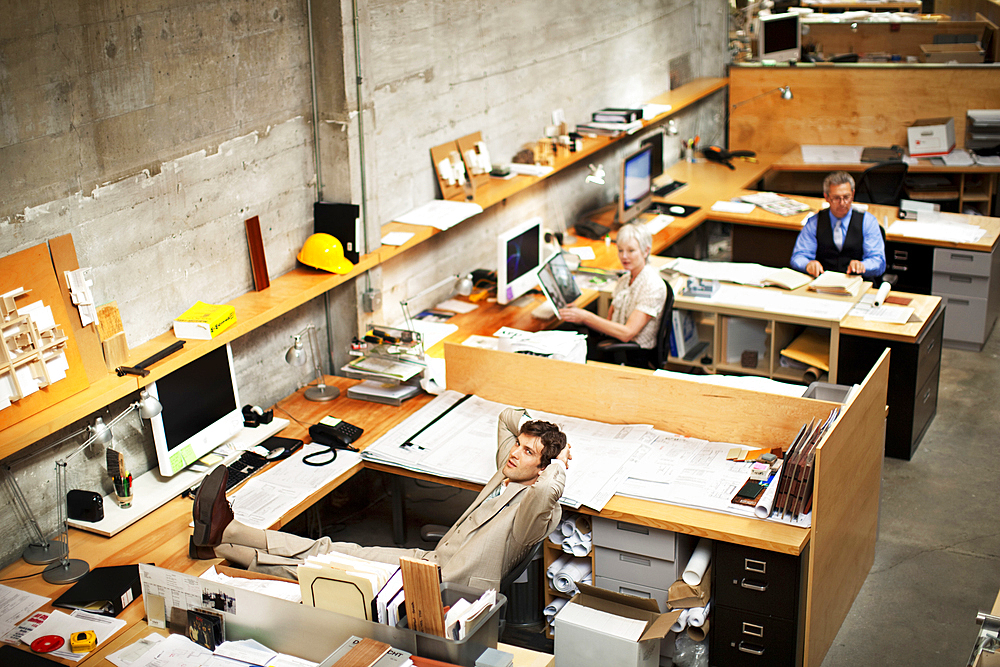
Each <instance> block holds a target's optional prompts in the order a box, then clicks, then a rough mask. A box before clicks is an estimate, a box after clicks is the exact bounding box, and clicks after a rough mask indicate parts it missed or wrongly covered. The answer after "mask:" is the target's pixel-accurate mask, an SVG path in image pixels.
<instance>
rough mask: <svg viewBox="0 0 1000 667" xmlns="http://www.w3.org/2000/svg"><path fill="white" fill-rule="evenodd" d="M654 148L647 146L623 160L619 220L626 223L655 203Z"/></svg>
mask: <svg viewBox="0 0 1000 667" xmlns="http://www.w3.org/2000/svg"><path fill="white" fill-rule="evenodd" d="M652 162H653V148H652V146H645V147H644V148H640V149H639V150H637V151H636V152H634V153H632V154H631V155H626V156H625V159H624V160H623V161H622V172H621V173H622V178H621V187H620V188H619V193H620V194H619V196H618V222H619V223H620V224H622V225H624V224H625V223H627V222H631V221H632V220H634V219H635V218H637V217H639V215H640V214H641V213H642V212H643V211H645V210H646V209H647V208H649V205H650V204H652V203H653V176H652Z"/></svg>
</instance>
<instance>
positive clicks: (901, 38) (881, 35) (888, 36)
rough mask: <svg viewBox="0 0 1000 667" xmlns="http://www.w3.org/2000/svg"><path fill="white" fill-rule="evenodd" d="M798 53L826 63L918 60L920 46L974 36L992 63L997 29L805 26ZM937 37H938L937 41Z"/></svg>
mask: <svg viewBox="0 0 1000 667" xmlns="http://www.w3.org/2000/svg"><path fill="white" fill-rule="evenodd" d="M803 28H804V29H803V31H802V33H803V34H802V51H803V52H806V51H808V50H809V49H810V48H812V49H815V50H816V51H818V52H821V53H823V55H824V57H825V58H826V59H830V57H832V56H834V55H838V54H844V53H857V54H859V55H865V54H878V53H881V54H888V55H893V54H895V55H898V56H901V57H902V58H903V60H904V61H905V60H906V57H907V56H920V53H921V51H920V45H921V44H934V43H935V37H938V38H939V39H945V40H947V39H954V38H955V37H957V36H964V35H974V36H975V38H976V41H978V42H980V44H982V46H983V49H984V50H985V52H986V54H985V61H986V62H996V53H997V46H998V44H997V29H996V26H995V25H993V24H992V23H990V22H988V21H928V22H920V23H889V22H879V23H864V22H858V23H856V24H853V23H847V22H845V23H808V24H804V25H803ZM939 36H940V37H939Z"/></svg>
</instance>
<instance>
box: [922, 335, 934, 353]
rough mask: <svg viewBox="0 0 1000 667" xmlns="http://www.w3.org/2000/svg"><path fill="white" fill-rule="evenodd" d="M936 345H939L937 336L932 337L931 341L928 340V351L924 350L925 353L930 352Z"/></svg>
mask: <svg viewBox="0 0 1000 667" xmlns="http://www.w3.org/2000/svg"><path fill="white" fill-rule="evenodd" d="M935 345H937V338H931V339H930V340H929V341H927V351H926V352H924V354H930V352H931V350H933V349H934V346H935Z"/></svg>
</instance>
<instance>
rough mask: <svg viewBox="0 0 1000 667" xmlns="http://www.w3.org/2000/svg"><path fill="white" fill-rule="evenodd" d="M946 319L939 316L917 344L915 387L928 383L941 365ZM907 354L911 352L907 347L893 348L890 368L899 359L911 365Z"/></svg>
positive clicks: (909, 356)
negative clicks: (928, 379)
mask: <svg viewBox="0 0 1000 667" xmlns="http://www.w3.org/2000/svg"><path fill="white" fill-rule="evenodd" d="M944 319H945V318H944V317H940V316H938V317H937V318H936V319H935V320H933V321H932V323H931V324H930V326H929V327H928V328H927V330H926V331H925V332H924V335H923V337H922V338H920V339H919V340H918V341H917V343H916V348H917V349H916V355H913V356H916V367H917V379H916V382H914V386H916V387H920V386H921V385H923V384H924V383H926V382H927V378H929V377H930V376H931V373H934V372H935V371H936V370H937V368H938V367H939V366H940V365H941V342H942V341H941V338H942V332H943V331H944ZM907 352H909V350H908V349H907V347H906V346H903V345H898V346H893V348H892V354H893V358H892V359H891V360H890V362H889V363H890V366H889V368H890V369H892V365H891V364H892V362H893V361H895V360H896V358H897V357H903V359H902V363H903V364H909V363H910V358H911V355H909V354H907Z"/></svg>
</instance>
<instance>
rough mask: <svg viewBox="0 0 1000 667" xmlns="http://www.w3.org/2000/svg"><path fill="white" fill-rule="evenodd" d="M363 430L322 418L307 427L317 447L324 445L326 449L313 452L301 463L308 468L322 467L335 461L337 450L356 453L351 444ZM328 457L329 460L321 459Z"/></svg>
mask: <svg viewBox="0 0 1000 667" xmlns="http://www.w3.org/2000/svg"><path fill="white" fill-rule="evenodd" d="M364 432H365V431H364V429H363V428H361V427H359V426H355V425H354V424H349V423H347V422H346V421H344V420H343V419H337V418H336V417H324V418H323V419H321V420H320V422H319V423H318V424H313V425H312V426H310V427H309V437H310V438H312V441H313V442H315V443H316V444H319V445H326V449H324V450H322V451H319V452H313V453H312V454H308V455H307V456H305V457H303V458H302V462H303V463H305V464H306V465H310V466H323V465H326V464H327V463H332V462H333V461H336V460H337V450H338V449H346V450H349V451H352V452H356V451H358V449H357V448H356V447H354V446H353V445H352V444H351V443H352V442H354V441H355V440H357V439H358V438H360V437H361V434H362V433H364ZM325 456H329V458H323V457H325Z"/></svg>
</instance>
